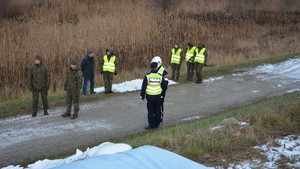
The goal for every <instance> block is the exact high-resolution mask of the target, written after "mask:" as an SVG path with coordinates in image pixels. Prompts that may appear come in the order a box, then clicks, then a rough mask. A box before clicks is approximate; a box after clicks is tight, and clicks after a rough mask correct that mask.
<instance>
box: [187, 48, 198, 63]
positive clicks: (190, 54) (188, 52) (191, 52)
mask: <svg viewBox="0 0 300 169" xmlns="http://www.w3.org/2000/svg"><path fill="white" fill-rule="evenodd" d="M195 50H196V46H193V47H192V48H188V49H187V51H186V54H185V61H187V62H190V63H194V62H193V61H190V59H191V57H192V56H193V55H194V52H195Z"/></svg>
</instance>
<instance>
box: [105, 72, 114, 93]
mask: <svg viewBox="0 0 300 169" xmlns="http://www.w3.org/2000/svg"><path fill="white" fill-rule="evenodd" d="M113 79H114V74H113V73H110V72H104V73H103V80H104V88H105V91H106V92H109V91H112V81H113Z"/></svg>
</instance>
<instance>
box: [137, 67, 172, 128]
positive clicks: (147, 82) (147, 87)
mask: <svg viewBox="0 0 300 169" xmlns="http://www.w3.org/2000/svg"><path fill="white" fill-rule="evenodd" d="M157 71H158V70H157V62H152V63H151V72H150V73H148V74H147V75H145V77H144V79H143V84H142V89H141V94H140V99H142V100H144V99H145V96H146V99H147V110H148V126H147V127H145V129H146V130H150V129H155V128H158V127H159V124H160V122H161V109H160V108H161V103H162V102H161V99H162V98H164V97H165V92H166V88H167V83H166V81H165V79H164V77H163V76H162V75H160V74H158V73H157Z"/></svg>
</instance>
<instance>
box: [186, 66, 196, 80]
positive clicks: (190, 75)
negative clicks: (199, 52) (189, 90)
mask: <svg viewBox="0 0 300 169" xmlns="http://www.w3.org/2000/svg"><path fill="white" fill-rule="evenodd" d="M186 71H187V72H186V76H187V80H188V81H191V80H192V79H193V76H194V63H190V62H186Z"/></svg>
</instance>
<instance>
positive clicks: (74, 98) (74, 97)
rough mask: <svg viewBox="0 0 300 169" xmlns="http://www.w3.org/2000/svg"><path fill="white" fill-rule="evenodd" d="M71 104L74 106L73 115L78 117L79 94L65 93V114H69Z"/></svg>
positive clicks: (75, 92) (73, 92) (74, 92)
mask: <svg viewBox="0 0 300 169" xmlns="http://www.w3.org/2000/svg"><path fill="white" fill-rule="evenodd" d="M72 103H73V105H74V115H77V116H78V112H79V92H78V91H67V112H66V113H67V114H71V109H72Z"/></svg>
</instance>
